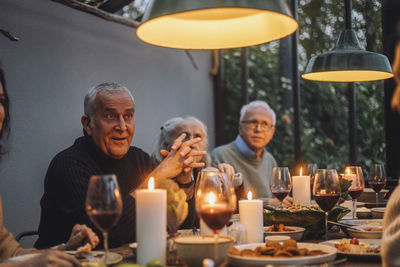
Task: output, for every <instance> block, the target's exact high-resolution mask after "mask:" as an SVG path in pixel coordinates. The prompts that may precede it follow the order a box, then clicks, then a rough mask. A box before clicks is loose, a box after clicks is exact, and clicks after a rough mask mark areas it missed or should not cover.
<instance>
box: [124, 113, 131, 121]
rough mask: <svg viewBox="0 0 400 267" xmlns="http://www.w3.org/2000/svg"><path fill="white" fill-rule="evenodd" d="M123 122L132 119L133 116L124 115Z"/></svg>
mask: <svg viewBox="0 0 400 267" xmlns="http://www.w3.org/2000/svg"><path fill="white" fill-rule="evenodd" d="M124 118H125V120H129V119H132V118H133V114H125V115H124Z"/></svg>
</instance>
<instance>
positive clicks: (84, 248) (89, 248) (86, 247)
mask: <svg viewBox="0 0 400 267" xmlns="http://www.w3.org/2000/svg"><path fill="white" fill-rule="evenodd" d="M77 251H79V252H90V251H92V245H90V244H89V243H86V244H85V245H83V246H80V247H79V248H78V249H77Z"/></svg>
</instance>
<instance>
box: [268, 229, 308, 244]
mask: <svg viewBox="0 0 400 267" xmlns="http://www.w3.org/2000/svg"><path fill="white" fill-rule="evenodd" d="M269 227H270V226H264V236H273V235H285V236H289V237H290V238H292V239H294V240H296V241H299V240H300V239H301V238H302V237H303V234H304V231H305V230H306V229H305V228H303V227H298V226H286V227H287V228H291V229H292V230H294V231H284V232H266V230H267V229H268V228H269Z"/></svg>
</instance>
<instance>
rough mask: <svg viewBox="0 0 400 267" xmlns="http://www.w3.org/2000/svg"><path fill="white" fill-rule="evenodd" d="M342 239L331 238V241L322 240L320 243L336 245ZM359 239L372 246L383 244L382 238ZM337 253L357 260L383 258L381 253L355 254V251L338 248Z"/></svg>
mask: <svg viewBox="0 0 400 267" xmlns="http://www.w3.org/2000/svg"><path fill="white" fill-rule="evenodd" d="M341 240H342V239H335V240H329V241H324V242H321V243H320V244H322V245H327V246H332V247H335V244H338V243H340V241H341ZM348 240H350V239H348ZM358 241H359V242H362V243H367V244H370V245H371V246H380V245H381V240H380V239H358ZM337 253H338V254H339V255H343V256H346V257H347V258H349V259H355V260H360V259H363V260H364V259H365V260H368V259H374V260H380V258H381V257H380V254H379V253H368V254H355V253H348V252H343V251H340V250H338V251H337Z"/></svg>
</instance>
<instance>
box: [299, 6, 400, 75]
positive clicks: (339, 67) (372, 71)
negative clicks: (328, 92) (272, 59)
mask: <svg viewBox="0 0 400 267" xmlns="http://www.w3.org/2000/svg"><path fill="white" fill-rule="evenodd" d="M345 4H346V30H344V31H342V32H341V34H340V36H339V39H338V40H337V42H336V45H335V47H334V49H333V50H332V51H329V52H327V53H324V54H320V55H317V56H314V57H312V58H311V59H310V61H309V62H308V64H307V67H306V69H305V72H304V74H303V75H302V77H303V78H304V79H307V80H314V81H325V82H363V81H375V80H382V79H388V78H392V77H393V73H392V68H391V66H390V63H389V60H388V59H387V57H386V56H384V55H381V54H378V53H373V52H368V51H365V50H364V49H363V48H362V47H361V46H360V43H359V42H358V39H357V36H356V33H355V32H354V31H353V30H352V29H351V1H349V0H347V1H346V0H345Z"/></svg>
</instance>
